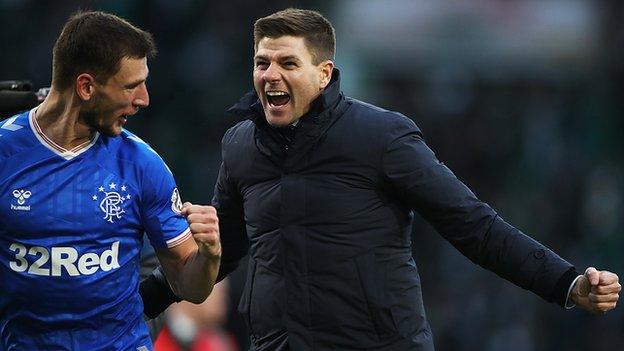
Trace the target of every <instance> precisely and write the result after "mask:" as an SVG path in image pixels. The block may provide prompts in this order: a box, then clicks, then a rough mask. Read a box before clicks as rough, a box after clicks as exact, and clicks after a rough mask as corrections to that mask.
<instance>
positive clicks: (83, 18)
mask: <svg viewBox="0 0 624 351" xmlns="http://www.w3.org/2000/svg"><path fill="white" fill-rule="evenodd" d="M155 55H156V45H155V44H154V39H153V38H152V35H151V34H150V33H148V32H146V31H144V30H141V29H139V28H137V27H135V26H133V25H132V24H130V23H129V22H127V21H126V20H124V19H122V18H119V17H117V16H115V15H112V14H110V13H105V12H101V11H89V12H83V11H79V12H77V13H75V14H73V15H72V16H71V17H70V18H69V20H68V21H67V22H66V23H65V25H64V26H63V30H62V31H61V34H60V35H59V37H58V39H57V40H56V43H55V44H54V50H53V51H52V81H53V84H54V85H55V87H57V88H58V89H61V90H62V89H66V88H68V87H70V86H71V85H72V83H73V82H74V80H75V79H76V77H77V76H78V75H79V74H81V73H89V74H91V75H93V76H94V78H95V79H96V80H97V81H98V82H106V81H107V80H108V79H109V78H110V77H112V76H113V75H115V74H116V73H117V72H118V71H119V68H120V62H121V59H122V58H124V57H128V58H143V57H154V56H155Z"/></svg>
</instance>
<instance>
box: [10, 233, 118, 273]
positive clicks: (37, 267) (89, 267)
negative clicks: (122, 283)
mask: <svg viewBox="0 0 624 351" xmlns="http://www.w3.org/2000/svg"><path fill="white" fill-rule="evenodd" d="M9 250H11V251H13V252H15V261H10V262H9V266H10V267H11V269H12V270H14V271H16V272H28V273H30V274H34V275H43V276H53V277H60V276H61V275H62V274H63V272H65V274H67V275H70V276H77V275H91V274H93V273H95V272H97V271H98V270H99V269H102V270H103V271H105V272H107V271H110V270H111V269H116V268H119V241H115V242H114V243H113V244H112V245H111V248H110V249H108V250H104V252H102V254H101V255H98V254H96V253H93V252H87V253H84V254H82V255H81V256H80V257H78V250H76V249H75V248H73V247H71V246H53V247H51V248H50V250H48V249H47V248H45V247H42V246H33V247H30V248H28V247H26V246H25V245H22V244H20V243H12V244H11V246H9ZM26 255H28V256H34V257H36V258H37V260H36V261H35V262H33V263H32V264H29V262H28V261H27V260H26ZM48 261H50V268H44V267H43V266H44V265H46V264H47V263H48ZM76 261H78V264H76ZM63 268H64V270H63Z"/></svg>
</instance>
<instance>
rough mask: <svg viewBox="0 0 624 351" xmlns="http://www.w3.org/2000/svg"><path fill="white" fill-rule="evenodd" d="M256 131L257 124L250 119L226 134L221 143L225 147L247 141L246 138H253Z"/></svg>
mask: <svg viewBox="0 0 624 351" xmlns="http://www.w3.org/2000/svg"><path fill="white" fill-rule="evenodd" d="M254 129H255V124H254V122H253V121H251V120H249V119H247V120H244V121H241V122H238V123H236V124H235V125H234V126H233V127H231V128H230V129H228V130H227V131H226V132H225V134H224V135H223V139H222V140H221V143H222V145H223V146H226V145H228V144H231V143H238V142H240V141H243V140H245V138H249V137H250V136H253V134H254Z"/></svg>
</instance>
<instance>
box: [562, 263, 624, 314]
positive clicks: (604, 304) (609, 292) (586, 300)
mask: <svg viewBox="0 0 624 351" xmlns="http://www.w3.org/2000/svg"><path fill="white" fill-rule="evenodd" d="M618 281H619V279H618V276H617V274H615V273H611V272H609V271H598V270H596V268H594V267H589V268H587V269H586V270H585V274H584V275H582V276H581V277H580V278H579V279H578V281H577V282H576V285H575V286H574V288H573V289H572V293H571V294H570V298H572V301H574V303H576V304H577V305H578V306H580V307H582V308H583V309H585V310H587V311H589V312H592V313H605V312H607V311H610V310H612V309H614V308H615V305H616V304H617V301H618V299H619V297H620V295H619V293H620V290H621V289H622V286H621V285H620V283H619V282H618Z"/></svg>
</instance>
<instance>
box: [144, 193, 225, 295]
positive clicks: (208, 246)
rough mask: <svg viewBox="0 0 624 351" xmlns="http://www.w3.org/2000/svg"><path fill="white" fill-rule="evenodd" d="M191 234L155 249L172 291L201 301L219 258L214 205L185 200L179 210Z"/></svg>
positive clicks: (208, 288) (206, 293)
mask: <svg viewBox="0 0 624 351" xmlns="http://www.w3.org/2000/svg"><path fill="white" fill-rule="evenodd" d="M182 215H184V216H185V217H186V218H187V220H188V222H189V224H190V230H191V233H192V234H193V237H192V238H188V239H187V240H185V241H183V242H182V243H180V244H179V245H176V246H174V247H171V248H167V249H158V250H156V255H157V256H158V260H159V261H160V264H161V265H162V267H163V270H164V272H165V275H166V277H167V279H168V281H169V284H170V285H171V288H172V290H173V292H174V293H175V294H176V295H177V296H180V297H181V298H183V299H185V300H188V301H191V302H193V303H201V302H203V301H204V300H205V299H206V297H208V295H209V294H210V292H211V291H212V287H213V286H214V284H215V281H216V278H217V274H218V272H219V262H220V259H221V243H220V241H219V221H218V219H217V213H216V210H215V209H214V207H211V206H199V205H191V204H190V203H186V204H185V205H184V208H183V210H182Z"/></svg>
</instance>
